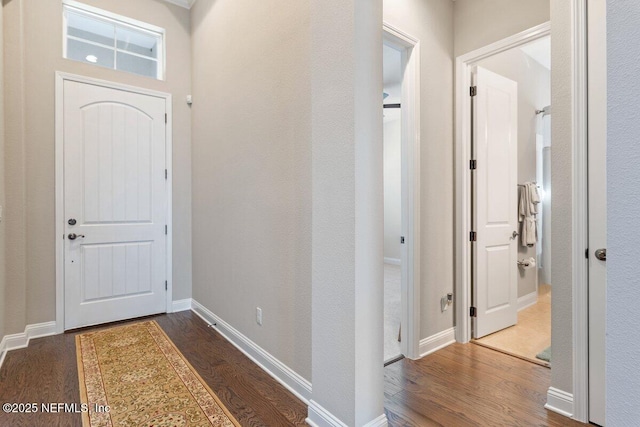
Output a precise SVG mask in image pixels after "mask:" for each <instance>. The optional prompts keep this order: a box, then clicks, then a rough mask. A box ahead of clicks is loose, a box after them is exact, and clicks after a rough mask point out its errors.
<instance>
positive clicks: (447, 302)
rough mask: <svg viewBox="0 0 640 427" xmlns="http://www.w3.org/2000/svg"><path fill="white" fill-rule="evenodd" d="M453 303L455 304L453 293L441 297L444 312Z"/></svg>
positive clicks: (441, 307)
mask: <svg viewBox="0 0 640 427" xmlns="http://www.w3.org/2000/svg"><path fill="white" fill-rule="evenodd" d="M451 304H453V294H452V293H449V294H447V295H446V296H443V297H442V298H440V311H442V312H443V313H444V312H445V311H447V308H449V306H450V305H451Z"/></svg>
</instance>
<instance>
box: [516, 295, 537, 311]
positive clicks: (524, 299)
mask: <svg viewBox="0 0 640 427" xmlns="http://www.w3.org/2000/svg"><path fill="white" fill-rule="evenodd" d="M537 302H538V292H537V291H534V292H531V293H530V294H527V295H524V296H521V297H520V298H518V311H520V310H524V309H525V308H529V307H531V306H532V305H535V304H536V303H537Z"/></svg>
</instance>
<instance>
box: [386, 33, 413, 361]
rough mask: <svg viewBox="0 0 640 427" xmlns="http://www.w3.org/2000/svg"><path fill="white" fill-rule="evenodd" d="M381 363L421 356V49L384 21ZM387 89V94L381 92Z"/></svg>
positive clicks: (409, 37)
mask: <svg viewBox="0 0 640 427" xmlns="http://www.w3.org/2000/svg"><path fill="white" fill-rule="evenodd" d="M381 48H382V49H383V55H384V64H385V65H384V82H383V93H381V94H380V95H381V97H380V99H381V103H382V105H383V106H384V105H386V108H383V116H384V117H383V127H384V135H385V138H384V139H385V140H384V142H385V147H384V152H385V153H384V154H385V161H384V165H383V167H384V177H385V194H384V197H385V255H384V258H385V259H384V262H385V268H384V270H385V297H384V306H385V313H381V316H385V317H386V321H385V322H384V323H385V340H384V341H385V348H384V362H385V364H389V363H393V362H394V361H396V360H399V358H402V357H408V358H410V359H417V358H419V357H420V350H419V348H420V262H419V260H420V238H419V236H420V221H419V219H420V160H419V156H420V120H419V118H420V78H419V76H420V49H419V41H418V40H417V39H416V38H414V37H413V36H411V35H409V34H407V33H405V32H403V31H401V30H400V29H398V28H395V27H393V26H391V25H389V24H387V23H384V25H383V45H382V46H381ZM385 94H386V95H385Z"/></svg>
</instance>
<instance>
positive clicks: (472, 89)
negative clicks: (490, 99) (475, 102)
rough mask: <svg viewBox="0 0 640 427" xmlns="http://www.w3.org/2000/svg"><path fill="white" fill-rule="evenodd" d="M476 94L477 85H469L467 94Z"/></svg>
mask: <svg viewBox="0 0 640 427" xmlns="http://www.w3.org/2000/svg"><path fill="white" fill-rule="evenodd" d="M477 94H478V87H477V86H471V88H470V89H469V95H471V96H476V95H477Z"/></svg>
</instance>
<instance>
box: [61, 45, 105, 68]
mask: <svg viewBox="0 0 640 427" xmlns="http://www.w3.org/2000/svg"><path fill="white" fill-rule="evenodd" d="M67 58H69V59H73V60H75V61H82V62H87V63H91V64H96V65H101V66H103V67H108V68H113V49H107V48H104V47H100V46H95V45H92V44H89V43H84V42H81V41H78V40H72V39H69V40H67Z"/></svg>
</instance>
